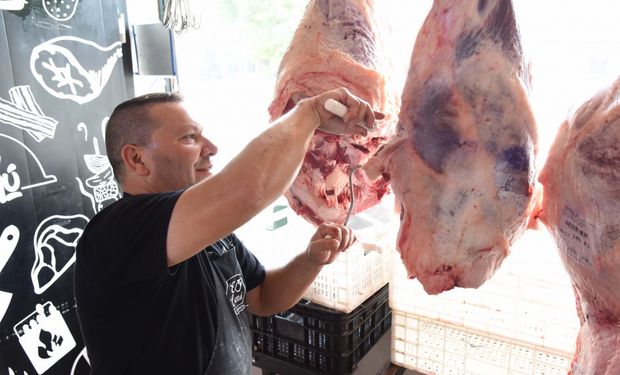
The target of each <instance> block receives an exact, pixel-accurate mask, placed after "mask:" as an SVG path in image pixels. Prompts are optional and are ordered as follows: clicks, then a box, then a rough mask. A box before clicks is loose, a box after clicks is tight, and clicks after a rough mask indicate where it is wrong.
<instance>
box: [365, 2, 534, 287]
mask: <svg viewBox="0 0 620 375" xmlns="http://www.w3.org/2000/svg"><path fill="white" fill-rule="evenodd" d="M526 84H529V78H528V74H527V70H526V69H525V65H524V63H523V58H522V49H521V43H520V36H519V34H518V30H517V26H516V21H515V16H514V12H513V8H512V3H511V1H509V0H487V1H483V0H463V1H452V0H435V1H434V3H433V6H432V8H431V10H430V13H429V15H428V16H427V18H426V20H425V22H424V24H423V26H422V28H421V30H420V31H419V33H418V37H417V39H416V43H415V45H414V49H413V54H412V58H411V63H410V67H409V73H408V77H407V81H406V83H405V88H404V90H403V94H402V106H401V110H400V115H399V123H398V126H397V133H396V134H395V136H394V137H393V138H392V139H391V140H390V141H389V143H388V144H386V145H385V146H384V147H382V148H381V149H380V150H379V151H378V152H377V154H376V155H375V157H373V158H372V159H371V160H370V161H369V162H368V163H367V164H366V166H365V170H366V172H367V173H368V175H369V177H371V178H374V177H377V176H381V175H383V176H385V177H388V176H389V177H390V178H391V187H392V189H393V190H394V194H395V196H396V198H397V199H398V201H400V202H401V204H402V206H401V222H400V230H399V234H398V239H397V249H398V250H399V251H400V254H401V258H402V260H403V262H404V264H405V266H406V268H407V272H408V275H409V277H410V278H415V277H417V278H418V279H419V281H420V282H421V283H422V285H423V286H424V289H425V291H426V292H427V293H429V294H437V293H441V292H442V291H445V290H449V289H452V288H454V287H455V286H456V287H467V288H477V287H478V286H480V285H481V284H482V283H484V281H485V280H487V279H488V278H490V277H491V276H492V275H493V274H494V272H495V271H496V269H497V268H498V267H499V266H500V265H501V263H502V261H503V259H504V258H505V257H506V256H507V255H508V254H509V252H510V246H511V244H512V243H513V242H514V241H515V240H516V239H517V238H518V237H519V236H520V235H521V234H522V233H523V232H524V230H525V229H526V225H527V222H528V218H529V216H530V213H531V212H532V210H533V203H534V199H533V195H534V186H535V166H534V165H535V154H536V148H537V146H536V145H537V133H536V126H535V122H534V118H533V115H532V112H531V109H530V105H529V102H528V97H527V91H526Z"/></svg>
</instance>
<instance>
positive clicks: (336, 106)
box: [324, 99, 372, 130]
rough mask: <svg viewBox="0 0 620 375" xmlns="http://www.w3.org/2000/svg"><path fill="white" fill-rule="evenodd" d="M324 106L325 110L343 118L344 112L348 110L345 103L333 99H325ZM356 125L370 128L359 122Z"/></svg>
mask: <svg viewBox="0 0 620 375" xmlns="http://www.w3.org/2000/svg"><path fill="white" fill-rule="evenodd" d="M324 107H325V110H326V111H328V112H331V113H333V114H335V115H336V116H338V117H340V118H343V117H344V115H345V113H347V111H348V110H349V108H348V107H347V106H346V105H344V104H342V103H340V102H339V101H337V100H334V99H327V100H326V101H325V106H324ZM358 125H359V126H361V127H362V128H364V129H366V130H372V128H369V127H368V126H366V124H364V123H359V124H358Z"/></svg>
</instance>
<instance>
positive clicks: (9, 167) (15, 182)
mask: <svg viewBox="0 0 620 375" xmlns="http://www.w3.org/2000/svg"><path fill="white" fill-rule="evenodd" d="M15 144H17V145H18V146H20V147H21V148H22V149H23V150H16V149H15V148H16V147H15ZM24 150H25V151H26V153H25V155H26V158H25V160H20V161H21V163H20V162H18V161H13V162H11V161H9V162H8V163H7V161H6V159H7V157H6V156H4V157H2V155H0V171H5V172H2V173H1V174H0V204H4V203H7V202H9V201H10V200H13V199H16V198H19V197H21V196H22V195H23V194H22V193H21V192H22V191H24V190H26V189H32V188H34V187H38V186H42V185H47V184H51V183H54V182H56V181H57V179H56V176H54V175H48V174H47V173H46V172H45V170H44V169H43V166H42V165H41V162H40V161H39V158H37V156H36V155H35V154H34V152H32V150H31V149H29V148H28V146H26V145H25V144H23V143H22V142H20V141H18V140H17V139H15V138H13V137H9V136H8V135H6V134H1V133H0V152H7V153H8V155H20V154H24ZM11 151H13V152H11ZM3 164H5V165H6V166H3ZM34 166H37V167H38V168H34ZM20 172H21V173H25V174H26V176H28V177H29V179H30V184H28V185H23V186H22V185H21V181H22V180H24V179H22V178H21V177H20Z"/></svg>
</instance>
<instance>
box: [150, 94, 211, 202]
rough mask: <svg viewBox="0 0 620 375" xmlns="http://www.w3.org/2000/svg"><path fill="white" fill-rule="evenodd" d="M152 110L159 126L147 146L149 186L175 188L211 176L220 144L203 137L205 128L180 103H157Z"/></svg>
mask: <svg viewBox="0 0 620 375" xmlns="http://www.w3.org/2000/svg"><path fill="white" fill-rule="evenodd" d="M149 113H150V116H151V118H152V120H153V121H155V122H156V123H157V124H158V125H159V126H158V127H157V129H156V130H155V131H154V132H153V134H152V136H151V142H150V143H149V145H148V146H146V147H144V149H145V150H146V154H145V158H146V161H147V162H148V167H149V172H150V174H149V176H148V179H149V185H150V188H152V189H154V190H156V191H173V190H178V189H183V188H186V187H189V186H192V185H194V184H196V183H198V182H200V181H202V180H204V179H206V178H207V177H209V176H210V175H211V172H210V170H211V167H212V166H213V165H212V164H211V156H213V155H215V154H216V153H217V147H216V146H215V145H214V144H213V143H211V141H209V140H208V139H206V138H205V137H203V136H202V128H201V127H200V125H198V124H197V123H196V122H195V121H194V120H193V119H192V118H191V117H190V116H189V114H188V113H187V111H186V110H185V109H184V108H183V106H182V105H181V103H159V104H155V105H152V106H151V107H150V108H149Z"/></svg>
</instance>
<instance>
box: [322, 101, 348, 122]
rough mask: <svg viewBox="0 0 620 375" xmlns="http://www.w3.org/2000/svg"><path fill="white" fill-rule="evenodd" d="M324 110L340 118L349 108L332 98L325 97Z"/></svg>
mask: <svg viewBox="0 0 620 375" xmlns="http://www.w3.org/2000/svg"><path fill="white" fill-rule="evenodd" d="M325 110H326V111H328V112H331V113H333V114H335V115H336V116H338V117H341V118H342V117H344V115H345V113H347V111H348V110H349V108H347V106H346V105H344V104H342V103H340V102H338V101H336V100H334V99H327V101H325Z"/></svg>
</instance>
